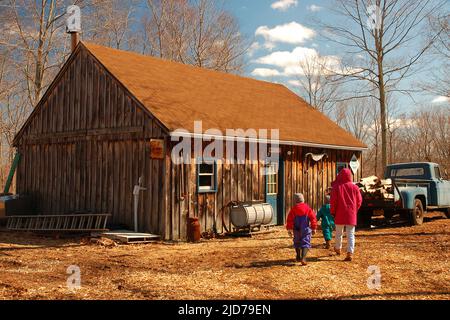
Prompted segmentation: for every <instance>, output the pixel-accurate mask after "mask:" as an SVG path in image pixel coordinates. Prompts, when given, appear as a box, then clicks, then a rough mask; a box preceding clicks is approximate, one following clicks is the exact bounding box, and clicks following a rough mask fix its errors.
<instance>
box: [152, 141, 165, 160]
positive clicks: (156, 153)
mask: <svg viewBox="0 0 450 320" xmlns="http://www.w3.org/2000/svg"><path fill="white" fill-rule="evenodd" d="M150 158H151V159H164V140H163V139H151V140H150Z"/></svg>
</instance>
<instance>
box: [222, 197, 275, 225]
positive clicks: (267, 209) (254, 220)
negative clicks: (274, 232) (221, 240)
mask: <svg viewBox="0 0 450 320" xmlns="http://www.w3.org/2000/svg"><path fill="white" fill-rule="evenodd" d="M273 214H274V211H273V208H272V206H271V205H270V204H269V203H259V204H253V205H251V204H240V205H236V206H233V207H231V214H230V218H231V223H232V224H233V226H234V227H236V228H239V229H240V228H248V227H255V226H263V225H268V224H270V223H272V220H273Z"/></svg>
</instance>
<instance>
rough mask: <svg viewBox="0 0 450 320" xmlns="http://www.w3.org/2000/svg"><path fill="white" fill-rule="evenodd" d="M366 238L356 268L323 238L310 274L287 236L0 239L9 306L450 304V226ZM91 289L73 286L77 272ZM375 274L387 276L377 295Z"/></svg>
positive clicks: (0, 292)
mask: <svg viewBox="0 0 450 320" xmlns="http://www.w3.org/2000/svg"><path fill="white" fill-rule="evenodd" d="M427 220H428V221H427V222H426V223H425V224H424V225H422V226H418V227H406V226H394V227H388V228H380V229H376V230H366V231H359V232H358V233H357V253H356V255H355V261H354V262H352V263H348V262H343V261H342V259H343V257H336V256H330V255H329V251H327V250H325V249H323V248H322V236H321V233H320V232H319V233H318V234H317V235H316V236H315V237H314V249H313V250H312V252H311V254H310V258H309V261H310V263H309V265H308V266H306V267H302V266H300V265H298V264H296V263H295V262H294V261H293V250H292V248H291V240H290V239H288V237H287V235H286V232H285V231H284V230H283V229H282V228H279V229H277V230H276V231H275V232H273V233H269V234H264V235H259V236H255V237H253V238H241V239H222V240H209V241H203V242H202V243H200V244H162V243H158V244H147V245H119V246H116V245H114V244H113V243H111V242H108V241H100V242H95V241H94V242H89V241H86V240H80V239H71V240H67V239H66V240H55V239H51V238H45V237H39V236H33V235H28V234H17V233H8V232H5V231H3V232H0V299H450V273H449V268H450V264H449V257H450V232H449V227H450V220H446V219H443V218H440V215H439V214H438V215H432V216H431V217H429V218H428V219H427ZM70 265H77V266H79V267H80V270H81V285H82V287H81V289H79V290H77V291H76V292H75V293H73V292H71V291H69V290H68V289H67V286H66V281H67V277H68V274H66V271H67V267H68V266H70ZM369 266H378V267H379V268H380V271H381V281H382V282H381V289H379V290H370V289H368V287H367V280H368V277H369V276H370V274H369V273H367V269H368V267H369Z"/></svg>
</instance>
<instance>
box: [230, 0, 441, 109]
mask: <svg viewBox="0 0 450 320" xmlns="http://www.w3.org/2000/svg"><path fill="white" fill-rule="evenodd" d="M331 3H332V2H331V1H329V0H226V3H225V5H226V7H227V9H228V10H229V11H231V12H232V13H233V14H234V15H235V16H236V17H237V19H238V21H239V24H240V27H241V31H242V33H244V34H245V35H246V36H248V37H249V38H250V39H251V40H252V43H253V44H254V46H253V49H252V50H251V53H250V54H249V55H248V56H247V59H248V65H247V67H246V70H245V74H246V75H247V76H251V77H254V78H257V79H260V80H265V81H273V82H280V83H283V84H285V85H287V86H288V87H290V88H291V89H293V90H294V91H295V90H296V88H295V86H294V85H293V84H292V83H293V82H292V81H293V80H295V79H296V77H298V76H296V75H294V74H295V72H289V71H286V70H288V69H287V68H289V69H293V66H292V61H291V64H290V65H289V62H286V63H284V62H281V61H282V60H283V59H284V60H286V59H287V60H289V59H292V58H293V57H295V56H302V55H304V54H309V53H311V52H318V53H320V54H321V55H322V56H329V57H331V58H333V57H337V58H342V55H341V54H340V52H342V49H341V48H339V47H338V46H336V45H335V44H334V43H330V42H326V41H323V40H322V41H320V40H321V39H320V37H319V35H318V32H319V30H317V26H316V24H315V23H314V19H315V18H318V19H320V20H322V21H323V20H324V19H327V21H326V22H327V23H328V24H333V23H334V21H333V19H336V18H333V16H332V15H331V14H330V12H329V9H327V6H329V5H330V4H331ZM311 32H313V33H311ZM289 33H291V34H289ZM283 34H284V35H285V36H284V37H283ZM292 38H296V40H295V39H292ZM418 41H419V40H418ZM294 50H295V51H294ZM281 53H284V54H281ZM288 53H291V54H290V55H288ZM405 53H406V54H407V53H408V52H405ZM423 77H426V73H421V74H417V75H415V76H413V77H411V78H410V79H409V80H407V81H405V82H404V83H403V85H402V87H404V88H405V87H414V83H415V82H417V81H419V80H420V79H423ZM413 97H414V100H415V101H413V100H412V99H411V98H410V97H408V96H405V95H400V94H399V95H398V96H397V97H396V98H397V101H398V104H399V107H400V110H401V111H405V112H408V111H413V110H414V109H415V108H416V107H417V106H418V105H424V104H425V105H426V104H435V105H436V104H437V103H432V101H433V100H435V99H436V98H437V97H436V96H430V95H427V94H425V93H415V94H414V95H413ZM445 105H448V104H445Z"/></svg>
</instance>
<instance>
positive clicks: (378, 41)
mask: <svg viewBox="0 0 450 320" xmlns="http://www.w3.org/2000/svg"><path fill="white" fill-rule="evenodd" d="M375 45H376V48H377V67H378V90H379V100H380V121H381V167H382V168H383V170H384V168H385V167H386V166H387V164H388V161H387V121H386V118H387V116H386V115H387V104H386V91H385V83H384V70H383V58H384V57H383V41H382V32H379V31H375Z"/></svg>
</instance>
